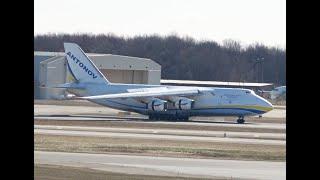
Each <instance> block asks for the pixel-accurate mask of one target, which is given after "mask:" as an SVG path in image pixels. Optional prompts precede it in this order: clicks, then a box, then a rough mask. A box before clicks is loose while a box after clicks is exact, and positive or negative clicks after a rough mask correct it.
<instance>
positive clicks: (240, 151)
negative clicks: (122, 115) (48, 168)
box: [34, 134, 286, 161]
mask: <svg viewBox="0 0 320 180" xmlns="http://www.w3.org/2000/svg"><path fill="white" fill-rule="evenodd" d="M34 141H35V150H37V151H60V152H86V153H122V154H126V153H130V154H140V155H152V156H172V157H196V158H215V159H219V158H220V159H241V160H267V161H285V156H286V149H285V146H281V145H255V144H233V143H209V142H199V141H176V140H148V139H134V138H112V137H103V138H102V137H79V136H59V135H37V134H36V135H35V136H34Z"/></svg>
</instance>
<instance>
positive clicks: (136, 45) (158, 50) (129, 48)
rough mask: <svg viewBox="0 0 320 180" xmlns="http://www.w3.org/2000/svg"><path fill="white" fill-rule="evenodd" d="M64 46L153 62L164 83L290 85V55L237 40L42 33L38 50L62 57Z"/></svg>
mask: <svg viewBox="0 0 320 180" xmlns="http://www.w3.org/2000/svg"><path fill="white" fill-rule="evenodd" d="M63 42H74V43H77V44H78V45H79V46H80V47H81V48H82V49H83V50H84V51H85V52H87V53H104V54H118V55H125V56H135V57H143V58H150V59H152V60H154V61H155V62H157V63H159V64H160V65H161V67H162V73H161V76H162V77H161V78H162V79H181V80H206V81H236V82H239V81H241V82H270V83H274V84H275V85H285V83H286V50H285V49H281V48H277V47H268V46H265V45H263V44H252V45H249V46H246V47H243V46H242V45H241V44H240V43H239V42H237V41H234V40H225V41H224V42H223V43H222V44H218V43H217V42H215V41H196V40H194V39H193V38H190V37H179V36H177V35H169V36H165V37H163V36H158V35H145V36H134V37H121V36H116V35H114V34H99V35H93V34H43V35H36V36H35V37H34V50H35V51H54V52H63V51H64V49H63Z"/></svg>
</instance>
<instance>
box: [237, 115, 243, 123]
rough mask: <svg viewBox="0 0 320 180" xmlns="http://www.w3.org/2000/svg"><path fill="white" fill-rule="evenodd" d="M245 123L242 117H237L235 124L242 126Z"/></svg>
mask: <svg viewBox="0 0 320 180" xmlns="http://www.w3.org/2000/svg"><path fill="white" fill-rule="evenodd" d="M244 122H245V120H244V117H243V116H239V118H238V119H237V123H238V124H243V123H244Z"/></svg>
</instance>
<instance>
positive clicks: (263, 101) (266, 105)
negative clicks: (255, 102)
mask: <svg viewBox="0 0 320 180" xmlns="http://www.w3.org/2000/svg"><path fill="white" fill-rule="evenodd" d="M259 99H260V102H261V106H263V107H264V109H265V111H266V112H269V111H271V110H273V108H274V107H273V105H272V104H271V103H270V102H269V101H268V100H266V99H264V98H262V97H259Z"/></svg>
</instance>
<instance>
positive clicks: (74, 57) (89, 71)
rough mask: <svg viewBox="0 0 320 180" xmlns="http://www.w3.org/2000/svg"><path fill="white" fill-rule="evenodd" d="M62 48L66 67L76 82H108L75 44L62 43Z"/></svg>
mask: <svg viewBox="0 0 320 180" xmlns="http://www.w3.org/2000/svg"><path fill="white" fill-rule="evenodd" d="M64 49H65V53H66V58H67V66H68V69H69V71H70V73H71V74H72V76H73V77H74V79H75V80H76V82H78V83H103V84H109V83H110V82H109V81H108V80H107V79H106V78H105V77H104V75H103V74H102V73H101V72H100V71H99V69H98V68H97V67H96V66H95V65H94V63H93V62H92V61H91V59H90V58H89V57H88V56H87V55H86V54H85V53H84V52H83V50H82V49H81V48H80V47H79V46H78V45H77V44H75V43H64Z"/></svg>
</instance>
